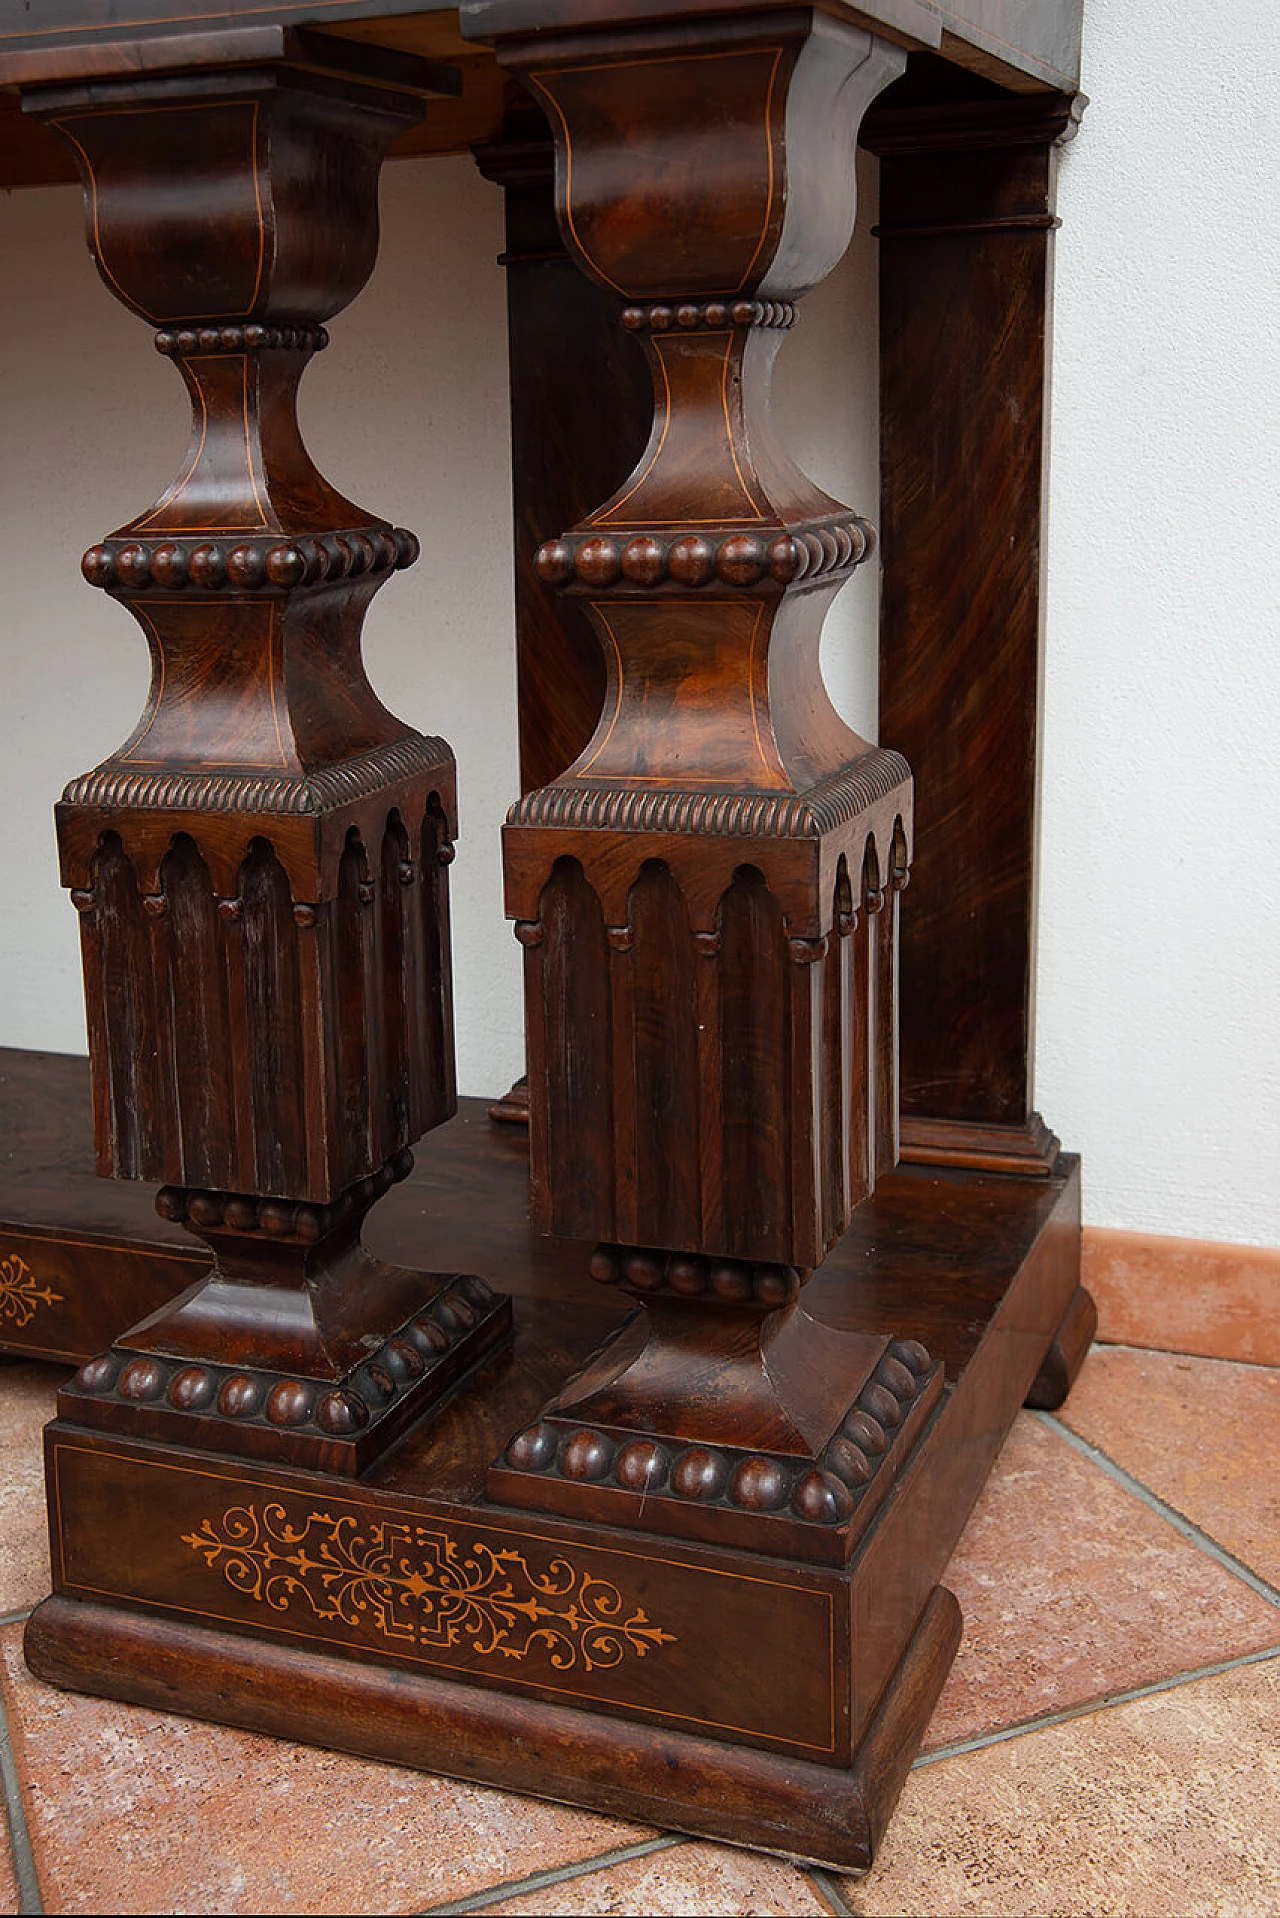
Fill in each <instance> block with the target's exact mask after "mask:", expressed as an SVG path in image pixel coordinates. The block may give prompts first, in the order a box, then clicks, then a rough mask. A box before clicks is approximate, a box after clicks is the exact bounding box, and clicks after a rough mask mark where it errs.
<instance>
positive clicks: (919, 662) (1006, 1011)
mask: <svg viewBox="0 0 1280 1918" xmlns="http://www.w3.org/2000/svg"><path fill="white" fill-rule="evenodd" d="M1078 107H1079V102H1078V100H1075V99H1072V98H1071V97H1069V96H1066V95H1049V96H1040V97H1037V98H1035V99H1032V100H1028V99H1022V98H1012V97H1010V96H1009V95H1007V94H1002V93H1001V92H1000V91H999V90H998V89H997V88H995V87H992V86H987V87H985V88H984V87H983V86H982V85H981V83H979V82H976V81H974V80H973V79H971V78H969V77H961V78H957V77H956V76H954V75H953V74H950V73H948V72H947V71H946V70H945V69H944V70H942V71H941V72H939V71H938V69H937V68H936V67H935V68H932V69H931V68H929V67H928V66H927V65H920V66H917V68H916V70H915V71H914V72H913V74H912V75H911V76H910V78H909V79H908V80H907V81H906V82H904V83H903V85H902V86H901V87H900V88H898V89H895V90H894V91H893V92H892V93H890V94H887V95H886V96H885V97H884V98H883V100H882V101H881V102H879V103H878V105H877V107H876V109H875V110H874V111H873V113H872V114H871V115H870V116H869V117H868V121H867V124H866V126H865V128H864V134H863V137H864V141H865V142H866V144H867V145H869V146H870V147H871V149H872V151H873V152H875V153H877V154H878V155H879V156H880V225H879V229H878V231H879V236H880V313H881V330H880V367H881V384H880V411H881V471H882V503H881V514H882V529H881V530H882V537H883V541H884V549H885V571H884V590H883V595H882V600H881V625H880V736H881V738H882V739H883V740H884V741H885V742H886V743H887V744H889V745H891V746H894V747H896V748H897V749H898V750H899V751H900V752H903V753H905V754H906V755H907V757H908V758H909V759H910V761H911V763H912V766H913V768H914V769H915V773H916V781H917V803H918V806H919V809H920V814H921V817H922V818H923V819H924V820H925V821H927V824H926V825H925V827H924V829H923V831H922V832H921V834H920V836H919V839H918V842H917V847H916V865H915V872H914V879H915V886H916V890H915V891H914V893H913V894H912V911H911V913H910V915H909V917H908V919H907V920H906V922H905V923H904V927H903V939H902V962H901V963H902V976H901V993H902V1028H901V1048H902V1050H901V1070H902V1124H903V1149H904V1152H905V1154H906V1156H907V1157H908V1158H911V1159H914V1160H918V1161H920V1162H922V1163H934V1164H960V1165H965V1164H968V1165H974V1166H982V1165H989V1166H992V1167H993V1168H994V1167H1001V1168H1002V1169H1006V1170H1010V1171H1013V1170H1023V1171H1026V1172H1028V1173H1030V1174H1031V1175H1032V1176H1041V1175H1043V1174H1045V1173H1047V1172H1048V1171H1049V1170H1050V1169H1051V1168H1052V1165H1053V1162H1054V1158H1055V1155H1056V1153H1057V1149H1058V1142H1057V1140H1056V1139H1055V1138H1054V1137H1053V1135H1052V1133H1050V1132H1049V1131H1048V1129H1047V1128H1046V1127H1045V1125H1044V1123H1043V1121H1042V1120H1041V1119H1040V1117H1039V1115H1038V1114H1037V1113H1036V1112H1035V1111H1034V1110H1033V1104H1032V1100H1033V1092H1032V1066H1033V1057H1032V1053H1033V1045H1034V1026H1033V1018H1034V985H1035V946H1034V937H1035V861H1036V843H1037V821H1036V814H1037V804H1038V790H1039V744H1040V739H1039V735H1040V706H1041V657H1042V651H1043V607H1042V588H1043V568H1044V549H1045V524H1044V503H1045V475H1046V464H1047V453H1048V441H1047V384H1046V372H1047V355H1048V343H1049V334H1050V312H1051V286H1052V263H1053V252H1052V244H1053V228H1054V226H1055V225H1056V218H1055V215H1054V185H1055V177H1056V165H1057V152H1058V147H1059V143H1060V142H1061V141H1062V140H1063V139H1066V138H1069V137H1070V135H1071V134H1072V133H1073V132H1074V131H1075V127H1076V122H1077V117H1078ZM939 472H945V473H953V474H956V475H957V476H963V477H962V479H959V480H958V483H957V485H956V487H955V489H954V491H948V492H947V493H945V494H944V495H942V496H940V495H939V493H938V490H937V485H936V475H937V474H938V473H939Z"/></svg>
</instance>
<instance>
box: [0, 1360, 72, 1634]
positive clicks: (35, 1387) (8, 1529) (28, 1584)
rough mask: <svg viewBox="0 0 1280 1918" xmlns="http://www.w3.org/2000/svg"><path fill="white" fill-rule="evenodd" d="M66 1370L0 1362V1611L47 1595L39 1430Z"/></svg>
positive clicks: (35, 1602)
mask: <svg viewBox="0 0 1280 1918" xmlns="http://www.w3.org/2000/svg"><path fill="white" fill-rule="evenodd" d="M66 1377H67V1373H66V1372H65V1370H60V1369H59V1368H58V1367H57V1366H54V1365H37V1364H35V1363H34V1362H33V1361H31V1360H29V1359H26V1360H21V1361H19V1362H16V1363H13V1364H7V1363H4V1362H2V1361H0V1512H3V1514H4V1549H3V1551H0V1615H3V1614H4V1613H6V1612H16V1611H21V1610H23V1609H24V1608H26V1607H27V1606H31V1605H38V1604H39V1602H40V1600H41V1599H42V1598H47V1597H48V1596H49V1533H48V1527H47V1525H46V1521H45V1509H44V1454H43V1451H42V1449H41V1443H40V1434H41V1432H42V1431H43V1430H44V1428H45V1426H46V1425H47V1424H48V1422H49V1420H50V1419H51V1418H52V1417H53V1413H54V1400H55V1398H56V1397H57V1392H58V1387H59V1386H60V1385H61V1384H62V1383H63V1382H64V1381H65V1379H66Z"/></svg>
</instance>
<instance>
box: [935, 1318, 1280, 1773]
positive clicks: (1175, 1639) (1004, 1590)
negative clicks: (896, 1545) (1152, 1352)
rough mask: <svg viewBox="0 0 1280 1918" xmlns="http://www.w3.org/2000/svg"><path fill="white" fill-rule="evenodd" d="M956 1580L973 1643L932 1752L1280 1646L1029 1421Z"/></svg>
mask: <svg viewBox="0 0 1280 1918" xmlns="http://www.w3.org/2000/svg"><path fill="white" fill-rule="evenodd" d="M1097 1357H1098V1354H1097V1353H1095V1354H1093V1355H1092V1357H1091V1358H1090V1360H1089V1363H1088V1365H1086V1366H1085V1368H1084V1374H1083V1375H1082V1376H1085V1377H1087V1376H1088V1373H1089V1370H1090V1367H1091V1366H1093V1365H1094V1364H1095V1362H1096V1360H1097ZM944 1582H945V1583H946V1584H947V1585H948V1586H949V1587H950V1588H951V1590H952V1591H953V1592H954V1593H955V1595H956V1597H957V1598H958V1599H959V1601H960V1609H961V1611H962V1612H963V1613H964V1639H963V1642H962V1644H961V1647H960V1652H959V1655H958V1656H957V1658H956V1662H955V1664H954V1665H953V1666H952V1668H951V1674H950V1677H949V1678H948V1680H947V1683H946V1687H945V1689H944V1691H943V1694H942V1697H941V1698H940V1699H939V1701H938V1709H937V1711H936V1712H935V1713H934V1717H933V1721H932V1723H931V1724H930V1726H929V1730H928V1733H927V1734H926V1738H925V1749H926V1750H931V1749H934V1748H936V1747H937V1746H939V1745H946V1744H950V1743H952V1742H953V1741H955V1740H958V1739H961V1738H971V1737H973V1736H975V1735H976V1734H978V1733H980V1732H984V1731H992V1730H996V1729H999V1728H1000V1727H1003V1726H1006V1725H1016V1724H1019V1723H1021V1722H1022V1721H1024V1720H1026V1719H1028V1718H1034V1717H1038V1716H1040V1715H1041V1714H1042V1713H1046V1712H1055V1711H1061V1710H1063V1709H1064V1708H1065V1707H1067V1706H1071V1705H1081V1704H1085V1703H1087V1702H1089V1701H1090V1700H1092V1699H1095V1698H1102V1697H1105V1696H1106V1695H1107V1694H1108V1693H1112V1692H1117V1691H1126V1690H1128V1689H1129V1688H1130V1687H1132V1686H1137V1685H1147V1684H1151V1683H1152V1682H1154V1681H1155V1680H1157V1679H1161V1678H1169V1677H1172V1676H1174V1675H1175V1674H1176V1673H1178V1672H1184V1671H1188V1670H1190V1669H1192V1668H1193V1667H1195V1666H1197V1665H1211V1664H1216V1663H1217V1662H1218V1661H1219V1660H1221V1659H1226V1658H1234V1657H1236V1656H1237V1655H1238V1654H1240V1653H1242V1652H1249V1651H1257V1650H1260V1649H1261V1648H1262V1647H1264V1646H1268V1645H1276V1646H1280V1609H1278V1608H1277V1607H1275V1606H1273V1605H1270V1604H1268V1603H1267V1601H1266V1599H1264V1598H1259V1597H1258V1596H1257V1595H1256V1594H1255V1593H1254V1592H1251V1591H1250V1589H1249V1587H1248V1586H1247V1585H1246V1584H1244V1582H1243V1581H1242V1580H1241V1579H1239V1578H1236V1577H1235V1576H1234V1574H1233V1573H1231V1572H1229V1571H1226V1570H1225V1569H1224V1568H1223V1567H1222V1566H1220V1565H1219V1564H1217V1563H1216V1561H1215V1560H1213V1559H1212V1558H1209V1557H1208V1556H1207V1554H1206V1553H1204V1552H1202V1551H1201V1550H1200V1549H1199V1548H1198V1547H1197V1546H1195V1545H1192V1544H1189V1543H1188V1542H1187V1540H1185V1539H1184V1538H1182V1537H1181V1535H1180V1534H1179V1533H1178V1532H1176V1531H1175V1530H1174V1528H1173V1527H1172V1526H1171V1525H1168V1524H1166V1522H1165V1521H1164V1520H1163V1519H1162V1518H1160V1517H1158V1516H1157V1514H1156V1513H1154V1512H1152V1511H1151V1510H1149V1508H1148V1507H1147V1506H1145V1505H1143V1504H1142V1503H1141V1502H1140V1501H1139V1500H1138V1499H1136V1498H1134V1497H1133V1496H1132V1495H1131V1494H1130V1493H1128V1492H1126V1491H1125V1489H1124V1488H1123V1486H1120V1485H1117V1484H1116V1482H1115V1480H1114V1479H1112V1478H1109V1477H1108V1476H1107V1474H1106V1473H1105V1472H1103V1471H1101V1470H1100V1469H1099V1468H1098V1467H1097V1466H1095V1465H1091V1464H1090V1463H1089V1461H1088V1460H1087V1459H1084V1458H1081V1456H1080V1454H1079V1453H1078V1452H1076V1451H1075V1450H1074V1449H1073V1448H1072V1446H1070V1445H1069V1444H1068V1443H1067V1441H1066V1440H1065V1439H1064V1438H1060V1437H1058V1436H1057V1434H1055V1433H1054V1432H1051V1431H1049V1430H1047V1429H1046V1427H1045V1426H1043V1425H1042V1424H1040V1422H1039V1420H1037V1419H1034V1418H1032V1417H1030V1416H1029V1415H1028V1414H1026V1413H1023V1414H1022V1415H1020V1416H1019V1418H1018V1420H1017V1422H1016V1423H1015V1425H1014V1428H1013V1431H1012V1432H1011V1433H1010V1435H1009V1439H1008V1442H1007V1443H1006V1445H1005V1448H1004V1450H1003V1452H1002V1453H1001V1455H1000V1458H999V1459H998V1461H997V1463H996V1468H995V1470H994V1472H993V1473H992V1475H991V1477H990V1478H989V1479H988V1481H987V1484H986V1487H985V1489H984V1491H983V1493H982V1496H981V1498H980V1499H979V1501H978V1504H977V1506H976V1507H975V1509H974V1513H973V1517H972V1518H971V1519H970V1521H969V1523H968V1525H967V1527H966V1528H965V1532H964V1536H963V1538H962V1539H961V1541H960V1545H959V1548H958V1549H957V1552H956V1555H955V1557H954V1558H953V1559H952V1561H951V1564H950V1565H949V1566H948V1568H947V1571H946V1573H945V1574H944Z"/></svg>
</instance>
